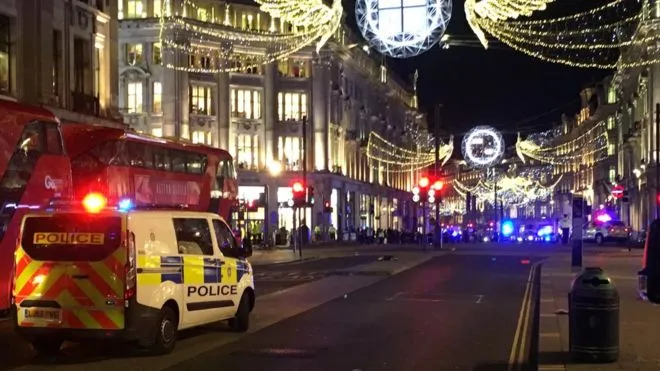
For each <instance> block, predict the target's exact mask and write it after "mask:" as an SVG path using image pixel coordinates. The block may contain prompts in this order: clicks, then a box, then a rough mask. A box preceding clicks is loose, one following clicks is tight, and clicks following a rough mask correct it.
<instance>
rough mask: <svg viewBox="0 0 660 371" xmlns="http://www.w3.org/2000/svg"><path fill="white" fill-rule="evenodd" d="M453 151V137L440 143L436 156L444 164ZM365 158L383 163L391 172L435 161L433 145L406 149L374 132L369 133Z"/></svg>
mask: <svg viewBox="0 0 660 371" xmlns="http://www.w3.org/2000/svg"><path fill="white" fill-rule="evenodd" d="M453 152H454V144H453V138H450V140H449V143H448V144H441V145H440V148H439V149H438V154H439V155H438V157H439V158H440V161H442V165H444V164H445V163H446V162H447V161H448V160H449V159H450V158H451V155H452V153H453ZM366 155H367V158H368V159H369V161H370V162H372V163H373V165H376V166H382V165H385V167H386V169H387V171H389V172H393V173H401V172H410V171H415V170H420V169H423V168H425V167H428V166H430V165H432V164H434V163H435V153H434V150H433V147H431V148H428V147H426V148H424V147H423V146H421V145H419V146H417V149H415V150H413V149H408V148H404V147H402V146H399V145H397V144H394V143H392V142H390V141H388V140H387V139H385V138H383V137H382V136H380V135H379V134H377V133H375V132H373V131H372V132H370V133H369V141H368V143H367V153H366Z"/></svg>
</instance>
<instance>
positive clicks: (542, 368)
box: [538, 365, 566, 371]
mask: <svg viewBox="0 0 660 371" xmlns="http://www.w3.org/2000/svg"><path fill="white" fill-rule="evenodd" d="M565 369H566V366H563V365H539V368H538V370H539V371H552V370H565Z"/></svg>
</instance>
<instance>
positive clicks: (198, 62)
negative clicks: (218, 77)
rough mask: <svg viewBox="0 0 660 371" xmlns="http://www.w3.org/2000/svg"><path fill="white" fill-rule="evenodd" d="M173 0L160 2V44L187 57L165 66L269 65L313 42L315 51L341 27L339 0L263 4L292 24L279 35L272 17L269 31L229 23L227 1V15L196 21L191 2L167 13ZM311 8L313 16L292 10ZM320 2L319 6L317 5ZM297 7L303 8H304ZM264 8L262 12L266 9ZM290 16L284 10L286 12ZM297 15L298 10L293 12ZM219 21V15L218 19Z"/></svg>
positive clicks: (230, 68) (233, 68) (214, 69)
mask: <svg viewBox="0 0 660 371" xmlns="http://www.w3.org/2000/svg"><path fill="white" fill-rule="evenodd" d="M170 2H171V0H166V1H165V3H164V4H163V9H167V11H161V18H160V42H161V45H162V47H163V52H164V53H170V54H172V55H173V59H174V60H176V58H177V54H176V53H177V52H179V53H184V55H187V56H188V57H194V58H192V59H191V58H184V59H186V60H183V61H182V60H179V61H177V62H175V63H173V62H167V63H165V64H164V65H165V67H167V68H171V69H175V70H179V71H186V72H197V73H218V72H238V71H245V70H247V69H248V68H253V67H257V66H258V65H260V64H265V63H270V62H273V61H276V60H280V59H284V58H287V57H288V56H290V55H292V54H293V53H296V52H298V51H299V50H301V49H303V48H305V47H307V46H310V45H312V44H313V43H314V42H317V44H316V47H317V51H318V50H319V49H320V48H321V47H322V46H323V45H324V43H325V42H327V40H328V39H329V38H330V37H332V35H333V34H334V33H335V31H336V30H337V29H338V28H339V26H340V25H341V14H342V8H341V3H338V2H335V3H333V6H332V7H328V6H326V5H323V4H322V2H321V0H303V1H299V2H296V4H294V3H293V2H292V1H290V2H287V1H268V2H267V3H266V2H261V4H262V8H264V9H267V11H271V12H274V13H276V14H278V15H276V16H273V15H272V14H271V16H272V17H279V18H280V20H281V21H283V22H288V23H290V24H291V25H292V26H293V29H294V32H292V33H277V32H275V31H276V29H275V27H274V20H272V22H271V28H270V30H269V31H257V30H241V29H238V28H234V27H232V22H231V19H230V18H229V5H226V8H225V17H224V20H222V22H221V23H218V22H216V19H212V20H211V21H210V22H209V21H206V20H203V21H202V20H195V19H192V18H189V17H188V16H187V14H188V12H187V10H188V9H190V10H191V11H192V12H194V13H196V14H198V13H199V12H198V10H205V9H202V8H198V7H197V5H196V4H195V3H193V2H192V1H190V0H184V1H183V2H182V4H181V8H180V9H178V10H175V11H174V12H172V11H171V8H172V6H171V3H170ZM276 3H280V5H281V6H280V8H279V10H278V11H279V12H280V13H281V12H286V11H289V10H290V11H291V12H292V13H291V15H287V16H286V17H282V14H280V13H277V11H276V10H275V9H276V8H277V7H276V6H275V5H276ZM313 4H316V5H314V6H313V9H314V12H313V13H312V14H305V15H304V17H303V15H302V14H300V12H298V13H296V11H295V9H296V8H297V7H303V8H305V9H307V8H309V7H312V5H313ZM318 4H322V7H321V6H318ZM303 8H301V9H303ZM264 9H262V10H264ZM264 11H266V10H264ZM287 14H288V13H287ZM295 14H298V15H297V16H296V15H295ZM217 21H220V19H217Z"/></svg>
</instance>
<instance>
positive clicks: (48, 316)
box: [23, 308, 62, 322]
mask: <svg viewBox="0 0 660 371" xmlns="http://www.w3.org/2000/svg"><path fill="white" fill-rule="evenodd" d="M23 311H24V312H23V313H24V314H25V319H26V320H35V319H36V320H40V321H45V322H62V311H61V310H60V309H54V308H25V309H24V310H23Z"/></svg>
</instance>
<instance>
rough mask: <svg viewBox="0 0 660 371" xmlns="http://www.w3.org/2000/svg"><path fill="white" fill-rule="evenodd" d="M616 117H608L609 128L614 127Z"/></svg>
mask: <svg viewBox="0 0 660 371" xmlns="http://www.w3.org/2000/svg"><path fill="white" fill-rule="evenodd" d="M614 123H615V122H614V117H612V116H610V117H608V118H607V130H612V129H614Z"/></svg>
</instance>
